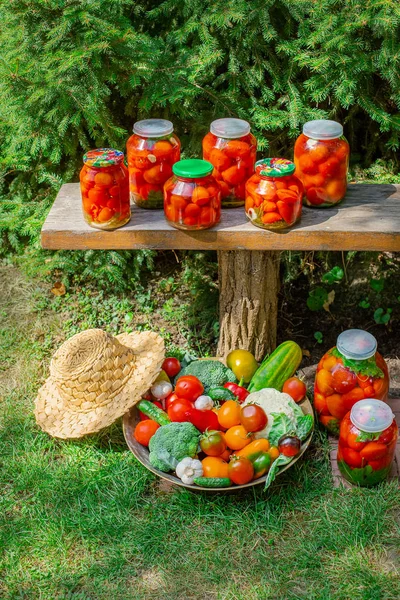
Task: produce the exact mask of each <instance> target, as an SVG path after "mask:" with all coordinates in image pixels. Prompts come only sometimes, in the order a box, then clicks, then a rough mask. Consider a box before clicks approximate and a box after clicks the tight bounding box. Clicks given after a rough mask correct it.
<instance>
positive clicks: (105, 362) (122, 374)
mask: <svg viewBox="0 0 400 600" xmlns="http://www.w3.org/2000/svg"><path fill="white" fill-rule="evenodd" d="M164 355H165V351H164V341H163V339H162V338H161V337H160V336H158V335H157V334H156V333H154V332H135V333H131V334H126V333H123V334H121V335H118V336H116V337H113V336H111V335H110V334H108V333H106V332H104V331H102V330H101V329H89V330H87V331H83V332H82V333H78V334H77V335H74V336H73V337H72V338H70V339H69V340H67V341H66V342H65V343H64V344H63V345H62V346H61V347H60V348H59V349H58V350H57V352H56V353H55V354H54V356H53V358H52V361H51V364H50V377H49V378H48V379H47V381H46V383H45V384H44V385H43V386H42V388H41V389H40V390H39V393H38V397H37V399H36V407H35V416H36V421H37V423H38V424H39V425H40V427H41V428H42V429H43V430H44V431H47V432H48V433H49V434H50V435H52V436H54V437H60V438H78V437H82V436H83V435H86V434H88V433H94V432H95V431H99V430H100V429H102V428H103V427H107V426H108V425H110V424H111V423H113V422H114V421H115V420H116V419H117V418H118V417H120V416H122V415H123V414H124V413H125V412H126V411H127V410H129V408H131V407H132V406H134V404H136V402H138V401H139V400H140V398H141V397H142V395H143V394H144V393H145V392H146V391H147V390H148V388H149V387H150V386H151V384H152V383H153V381H154V379H155V378H156V377H157V375H158V373H159V372H160V369H161V365H162V362H163V360H164Z"/></svg>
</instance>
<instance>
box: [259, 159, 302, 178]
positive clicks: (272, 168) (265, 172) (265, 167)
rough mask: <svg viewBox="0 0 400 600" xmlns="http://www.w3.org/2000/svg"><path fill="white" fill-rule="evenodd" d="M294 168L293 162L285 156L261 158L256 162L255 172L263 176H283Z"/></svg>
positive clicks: (289, 173)
mask: <svg viewBox="0 0 400 600" xmlns="http://www.w3.org/2000/svg"><path fill="white" fill-rule="evenodd" d="M295 169H296V166H295V164H294V162H292V161H291V160H288V159H287V158H262V159H261V160H258V161H257V162H256V173H258V175H261V176H264V177H285V176H287V175H292V174H293V173H294V171H295Z"/></svg>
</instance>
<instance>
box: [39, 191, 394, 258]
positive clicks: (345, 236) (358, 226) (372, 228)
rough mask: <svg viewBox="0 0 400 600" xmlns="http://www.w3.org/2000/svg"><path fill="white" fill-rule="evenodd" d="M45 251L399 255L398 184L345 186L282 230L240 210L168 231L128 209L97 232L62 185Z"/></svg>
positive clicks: (46, 228) (149, 215)
mask: <svg viewBox="0 0 400 600" xmlns="http://www.w3.org/2000/svg"><path fill="white" fill-rule="evenodd" d="M42 246H43V247H44V248H49V249H53V250H54V249H66V250H67V249H70V250H74V249H76V250H86V249H121V250H122V249H139V248H154V249H160V250H162V249H177V250H184V249H189V250H190V249H193V250H386V251H400V185H378V184H370V185H368V184H355V185H350V186H349V189H348V193H347V196H346V198H345V200H344V201H343V202H342V204H340V205H339V206H337V207H333V208H330V209H310V208H305V209H304V211H303V216H302V219H301V222H300V223H299V224H298V225H297V226H295V227H294V228H293V229H291V230H288V231H287V232H281V233H275V232H269V231H264V230H262V229H259V228H257V227H254V226H253V225H252V224H251V223H249V222H248V221H247V219H246V217H245V214H244V210H243V208H238V209H227V210H223V211H222V219H221V223H220V224H219V225H217V226H216V227H215V228H213V229H208V230H204V231H197V232H186V231H179V230H177V229H174V228H173V227H170V226H169V225H168V224H167V223H166V221H165V219H164V214H163V211H161V210H160V211H150V210H142V209H139V208H136V207H134V208H133V214H132V219H131V221H130V223H129V224H128V225H125V226H124V227H122V228H121V229H117V230H115V231H98V230H96V229H92V228H91V227H89V226H88V225H87V224H86V223H85V221H84V220H83V218H82V212H81V199H80V191H79V184H77V183H68V184H65V185H63V186H62V187H61V189H60V192H59V194H58V196H57V198H56V200H55V202H54V205H53V207H52V208H51V210H50V213H49V215H48V217H47V219H46V222H45V223H44V225H43V229H42Z"/></svg>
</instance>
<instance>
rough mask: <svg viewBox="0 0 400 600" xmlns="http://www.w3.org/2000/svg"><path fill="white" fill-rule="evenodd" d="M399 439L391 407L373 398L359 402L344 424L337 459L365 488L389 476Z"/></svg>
mask: <svg viewBox="0 0 400 600" xmlns="http://www.w3.org/2000/svg"><path fill="white" fill-rule="evenodd" d="M397 438H398V428H397V424H396V421H395V419H394V415H393V413H392V410H391V408H390V406H388V405H387V404H385V403H384V402H382V401H381V400H375V399H373V398H369V399H368V400H361V401H360V402H356V404H355V405H354V406H353V408H352V409H351V411H350V412H348V413H347V414H346V415H345V417H344V418H343V421H342V423H341V425H340V436H339V446H338V454H337V462H338V467H339V469H340V472H341V473H342V475H343V477H344V478H345V479H347V481H349V482H350V483H353V484H355V485H361V486H365V487H370V486H372V485H376V484H377V483H379V482H381V481H383V480H384V479H386V478H387V476H388V475H389V473H390V469H391V466H392V462H393V456H394V453H395V450H396V443H397Z"/></svg>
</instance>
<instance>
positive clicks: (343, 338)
mask: <svg viewBox="0 0 400 600" xmlns="http://www.w3.org/2000/svg"><path fill="white" fill-rule="evenodd" d="M388 392H389V373H388V368H387V365H386V362H385V360H384V359H383V358H382V356H381V355H380V354H379V352H377V342H376V339H375V338H374V336H373V335H371V334H370V333H368V332H367V331H363V330H362V329H348V330H347V331H343V333H341V334H340V335H339V336H338V338H337V342H336V346H335V347H334V348H332V349H331V350H329V351H328V352H327V353H326V354H324V356H323V357H322V358H321V360H320V361H319V364H318V367H317V373H316V377H315V385H314V408H315V411H316V413H317V414H318V417H319V420H320V422H321V423H322V424H323V425H325V427H326V428H327V429H328V430H329V431H330V432H331V433H333V434H336V435H337V434H338V433H339V425H340V422H341V420H342V419H343V417H344V415H345V414H346V413H347V412H348V411H349V410H351V409H352V407H353V406H354V404H355V403H356V402H358V401H359V400H364V399H365V398H378V399H379V400H386V399H387V395H388Z"/></svg>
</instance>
